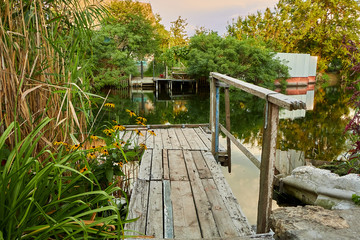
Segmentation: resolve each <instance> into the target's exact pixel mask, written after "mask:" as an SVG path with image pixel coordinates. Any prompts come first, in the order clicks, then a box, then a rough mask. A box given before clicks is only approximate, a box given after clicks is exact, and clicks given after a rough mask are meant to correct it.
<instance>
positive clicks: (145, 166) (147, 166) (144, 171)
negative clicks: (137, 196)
mask: <svg viewBox="0 0 360 240" xmlns="http://www.w3.org/2000/svg"><path fill="white" fill-rule="evenodd" d="M152 152H153V150H152V149H146V150H145V152H144V155H143V157H142V159H141V163H140V170H139V176H138V179H140V180H147V181H149V180H150V171H151V159H152Z"/></svg>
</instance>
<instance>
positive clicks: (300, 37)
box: [228, 0, 360, 72]
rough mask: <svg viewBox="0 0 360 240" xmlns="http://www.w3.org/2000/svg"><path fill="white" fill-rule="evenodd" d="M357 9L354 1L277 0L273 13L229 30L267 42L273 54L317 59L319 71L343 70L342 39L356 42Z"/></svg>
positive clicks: (254, 16)
mask: <svg viewBox="0 0 360 240" xmlns="http://www.w3.org/2000/svg"><path fill="white" fill-rule="evenodd" d="M359 17H360V7H359V2H358V1H356V0H280V1H279V2H278V4H277V5H276V6H275V9H274V11H271V10H270V9H266V11H265V12H264V13H263V14H262V13H260V12H257V13H256V14H251V15H249V16H247V17H245V18H242V17H239V18H238V19H237V20H236V21H234V22H233V23H232V24H231V25H229V26H228V33H229V35H231V36H235V37H237V38H238V39H244V38H247V37H253V38H256V39H259V40H261V41H266V42H267V44H268V45H269V46H271V47H272V48H274V49H275V50H276V51H282V52H295V53H309V54H311V55H313V56H319V59H318V70H319V71H320V72H321V71H326V70H328V69H329V68H332V69H334V68H333V67H334V65H335V64H337V63H338V62H339V61H340V63H341V64H340V65H339V64H338V69H335V70H340V68H342V70H346V69H347V68H348V66H349V59H348V58H347V57H346V52H347V50H346V49H345V48H344V47H342V45H343V44H342V41H343V38H344V37H346V39H350V40H353V41H355V42H358V41H359V35H358V32H359V30H360V21H359Z"/></svg>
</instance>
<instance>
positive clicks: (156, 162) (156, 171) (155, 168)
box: [151, 148, 163, 180]
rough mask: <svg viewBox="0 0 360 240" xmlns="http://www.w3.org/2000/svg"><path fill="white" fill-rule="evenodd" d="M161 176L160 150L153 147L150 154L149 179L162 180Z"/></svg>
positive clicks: (161, 160) (161, 161) (161, 159)
mask: <svg viewBox="0 0 360 240" xmlns="http://www.w3.org/2000/svg"><path fill="white" fill-rule="evenodd" d="M162 178H163V158H162V150H161V149H158V148H154V149H153V154H152V164H151V180H162Z"/></svg>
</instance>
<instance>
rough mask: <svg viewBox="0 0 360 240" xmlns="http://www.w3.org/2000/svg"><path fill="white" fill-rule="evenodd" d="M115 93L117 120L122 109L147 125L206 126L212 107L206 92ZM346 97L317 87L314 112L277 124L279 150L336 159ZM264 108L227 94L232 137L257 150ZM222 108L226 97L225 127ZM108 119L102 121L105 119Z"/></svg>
mask: <svg viewBox="0 0 360 240" xmlns="http://www.w3.org/2000/svg"><path fill="white" fill-rule="evenodd" d="M184 91H186V89H184ZM114 93H115V94H113V95H112V96H110V101H111V102H114V103H115V105H116V106H117V112H116V113H115V114H116V115H117V116H118V118H119V120H120V121H121V119H122V118H123V115H124V114H126V113H125V109H132V110H134V111H136V112H137V113H139V114H141V115H142V116H144V117H145V118H147V119H148V124H159V123H161V124H164V123H171V124H186V123H188V124H190V123H208V122H209V108H210V103H209V91H208V89H207V88H206V89H205V90H203V91H201V92H198V93H194V94H193V95H192V96H189V95H186V97H184V98H182V97H181V95H179V96H177V97H176V98H173V99H171V100H166V101H165V100H158V99H156V97H155V96H156V95H155V94H154V93H153V92H151V91H147V92H141V91H139V92H137V93H132V94H131V99H129V98H127V99H124V98H121V97H119V96H118V95H116V92H114ZM349 97H350V96H349V94H346V93H345V90H344V89H342V88H340V87H338V86H333V87H325V88H318V89H317V90H316V93H315V100H314V110H312V111H307V112H306V115H305V117H304V118H298V119H294V120H290V119H280V130H279V132H278V134H279V136H278V149H280V150H282V151H287V150H289V149H296V150H300V151H304V152H305V157H306V158H309V159H318V160H329V161H330V160H333V159H335V158H337V156H339V155H340V154H341V153H343V152H344V151H346V149H347V144H346V136H345V135H344V134H343V131H344V128H345V126H346V123H347V122H348V119H347V118H346V117H347V116H348V115H349V106H348V101H349ZM264 104H265V101H264V100H263V99H259V98H258V97H255V96H252V95H250V94H247V93H244V92H241V91H240V90H236V89H231V91H230V109H231V132H232V133H233V134H234V135H235V136H236V137H237V138H238V139H240V140H241V141H242V142H245V143H250V144H252V145H257V144H258V145H260V146H261V137H262V127H263V123H264V120H263V112H264ZM121 109H123V110H124V111H122V110H121ZM224 109H225V108H224V98H223V96H221V98H220V111H221V112H220V122H221V123H223V124H224V123H225V114H224ZM109 114H114V112H109ZM108 118H109V117H106V116H105V117H103V119H104V120H106V119H108ZM123 119H125V118H123ZM123 124H128V123H127V122H126V123H123ZM224 125H225V124H224Z"/></svg>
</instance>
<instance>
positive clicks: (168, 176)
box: [162, 149, 170, 180]
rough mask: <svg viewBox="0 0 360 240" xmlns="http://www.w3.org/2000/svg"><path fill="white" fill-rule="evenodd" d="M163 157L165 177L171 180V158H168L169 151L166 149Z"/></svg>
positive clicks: (163, 151)
mask: <svg viewBox="0 0 360 240" xmlns="http://www.w3.org/2000/svg"><path fill="white" fill-rule="evenodd" d="M162 158H163V179H165V180H170V169H169V159H168V152H167V150H166V149H163V150H162Z"/></svg>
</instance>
